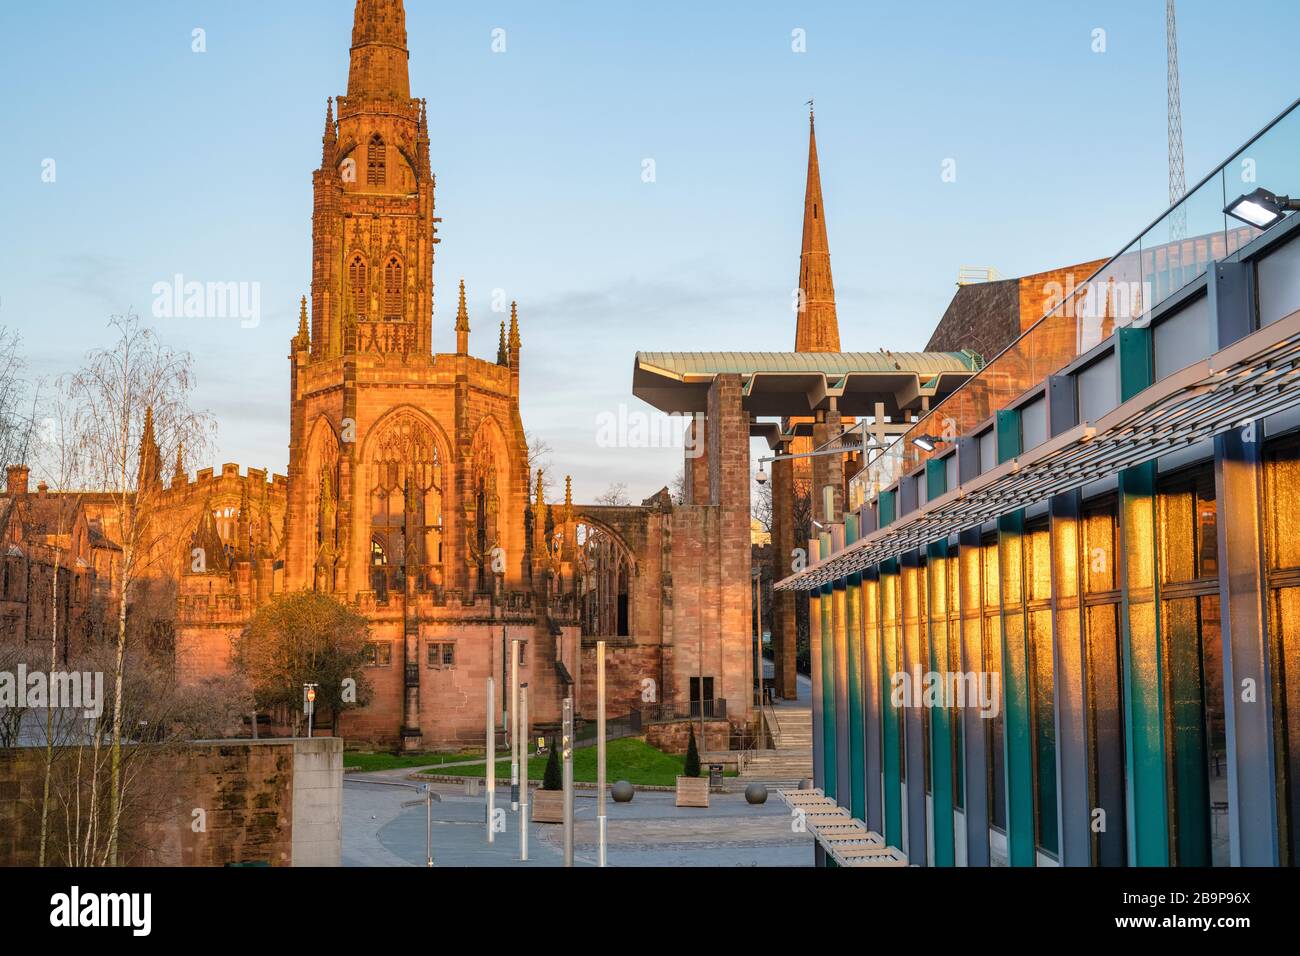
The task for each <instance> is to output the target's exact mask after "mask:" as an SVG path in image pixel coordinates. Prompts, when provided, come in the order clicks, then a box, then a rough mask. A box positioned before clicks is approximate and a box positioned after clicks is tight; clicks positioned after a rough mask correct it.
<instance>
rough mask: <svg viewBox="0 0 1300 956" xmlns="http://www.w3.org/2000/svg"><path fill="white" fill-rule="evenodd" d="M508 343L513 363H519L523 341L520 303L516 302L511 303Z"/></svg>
mask: <svg viewBox="0 0 1300 956" xmlns="http://www.w3.org/2000/svg"><path fill="white" fill-rule="evenodd" d="M507 344H508V345H509V346H510V362H511V364H512V365H518V364H519V346H520V345H522V344H523V343H522V342H520V341H519V305H518V303H516V302H511V303H510V339H509V341H508V343H507Z"/></svg>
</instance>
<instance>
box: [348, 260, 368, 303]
mask: <svg viewBox="0 0 1300 956" xmlns="http://www.w3.org/2000/svg"><path fill="white" fill-rule="evenodd" d="M348 290H349V291H350V292H351V293H352V314H353V315H356V316H364V315H365V314H366V260H365V259H363V258H362V257H361V253H359V252H358V253H357V254H356V255H354V256H353V257H352V261H351V262H350V263H349V264H348Z"/></svg>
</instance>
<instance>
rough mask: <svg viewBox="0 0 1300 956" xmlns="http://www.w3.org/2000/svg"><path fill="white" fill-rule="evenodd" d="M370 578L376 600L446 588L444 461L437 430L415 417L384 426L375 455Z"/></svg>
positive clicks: (371, 507)
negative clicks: (404, 592) (408, 590)
mask: <svg viewBox="0 0 1300 956" xmlns="http://www.w3.org/2000/svg"><path fill="white" fill-rule="evenodd" d="M370 470H371V474H372V476H373V477H372V486H371V490H370V561H371V568H370V576H371V587H372V589H373V590H374V591H375V596H376V600H378V601H380V602H385V601H387V600H388V596H389V594H390V593H391V592H392V591H394V590H396V591H398V592H400V591H402V590H403V589H404V588H405V587H406V586H407V577H408V576H409V577H410V578H411V586H412V587H414V589H415V590H417V591H429V590H433V589H436V588H439V587H441V586H442V583H443V577H442V568H443V548H442V489H443V472H442V461H441V457H440V455H439V453H438V445H437V442H436V441H435V439H434V435H433V432H432V430H431V429H430V428H429V427H428V425H426V424H425V423H423V422H422V421H420V420H419V419H418V418H416V417H415V416H414V415H401V416H400V417H398V418H397V419H395V420H393V421H392V422H390V423H388V424H387V425H385V426H384V430H383V432H382V433H381V434H380V436H379V437H378V440H377V441H376V442H375V445H374V451H373V452H372V454H371V469H370Z"/></svg>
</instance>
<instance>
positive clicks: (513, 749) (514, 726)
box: [510, 640, 519, 813]
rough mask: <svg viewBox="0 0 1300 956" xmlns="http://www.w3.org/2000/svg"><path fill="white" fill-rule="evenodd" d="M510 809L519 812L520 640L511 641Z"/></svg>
mask: <svg viewBox="0 0 1300 956" xmlns="http://www.w3.org/2000/svg"><path fill="white" fill-rule="evenodd" d="M510 719H511V726H510V809H511V810H512V811H513V812H515V813H518V812H519V642H518V641H517V640H515V641H511V642H510Z"/></svg>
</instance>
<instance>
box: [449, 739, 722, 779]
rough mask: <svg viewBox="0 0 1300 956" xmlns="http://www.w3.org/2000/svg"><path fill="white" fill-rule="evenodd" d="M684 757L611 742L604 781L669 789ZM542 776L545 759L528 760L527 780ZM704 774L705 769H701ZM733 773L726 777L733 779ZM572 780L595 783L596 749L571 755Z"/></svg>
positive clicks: (472, 771)
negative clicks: (626, 782) (624, 781)
mask: <svg viewBox="0 0 1300 956" xmlns="http://www.w3.org/2000/svg"><path fill="white" fill-rule="evenodd" d="M685 760H686V757H685V755H683V754H666V753H664V752H663V751H662V750H656V749H655V748H654V747H651V746H650V745H649V744H647V743H646V742H645V741H644V740H641V739H639V738H637V737H624V738H622V739H621V740H611V741H610V742H609V744H608V745H607V747H606V753H605V778H606V779H607V780H608V781H609V782H610V783H611V784H612V783H614V782H615V781H617V780H626V781H628V782H629V783H635V784H642V785H644V786H658V787H671V786H674V785H675V784H676V783H677V777H678V776H679V775H680V774H681V772H682V764H683V763H685ZM425 772H426V773H444V774H449V775H451V776H457V777H482V776H485V775H486V774H487V765H486V764H482V763H481V764H476V765H475V766H472V767H448V768H447V769H446V770H441V771H439V770H427V771H425ZM545 772H546V758H545V757H532V758H530V759H529V761H528V779H529V780H541V779H542V776H543V775H544V774H545ZM703 772H704V773H706V774H707V773H708V768H707V766H705V767H704V768H703ZM735 775H736V774H735V771H728V772H727V776H729V777H734V776H735ZM509 779H510V761H509V760H498V761H497V780H498V781H501V780H507V781H508V780H509ZM573 779H574V780H575V781H578V782H579V783H595V782H596V748H595V747H582V748H580V749H578V750H575V751H574V752H573Z"/></svg>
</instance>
